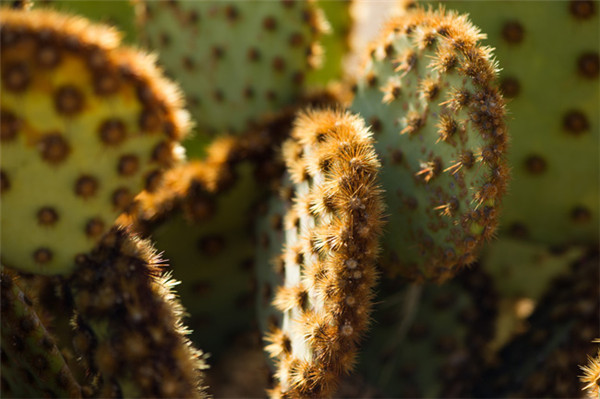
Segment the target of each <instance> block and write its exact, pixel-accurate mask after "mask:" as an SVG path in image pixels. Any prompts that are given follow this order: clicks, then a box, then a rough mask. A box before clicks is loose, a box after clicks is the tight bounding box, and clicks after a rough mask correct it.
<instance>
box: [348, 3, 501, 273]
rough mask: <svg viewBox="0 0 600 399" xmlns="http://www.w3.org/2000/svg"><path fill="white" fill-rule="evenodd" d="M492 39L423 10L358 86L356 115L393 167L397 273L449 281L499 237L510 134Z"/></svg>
mask: <svg viewBox="0 0 600 399" xmlns="http://www.w3.org/2000/svg"><path fill="white" fill-rule="evenodd" d="M483 37H484V35H481V34H480V33H479V31H478V29H477V28H475V27H474V26H472V25H471V24H470V23H469V22H468V21H467V19H466V17H464V16H458V15H456V14H454V13H452V12H445V11H444V10H443V9H440V10H438V11H425V10H423V9H415V10H414V11H411V12H409V13H407V14H406V15H405V16H402V17H398V18H395V19H392V21H391V22H390V23H389V25H388V26H387V28H386V29H385V30H384V31H383V33H382V35H381V38H380V40H379V41H377V42H376V43H375V44H374V45H373V46H372V49H371V53H370V57H369V59H368V60H367V62H366V66H365V69H364V71H363V73H362V75H361V77H360V78H359V80H358V84H357V89H356V90H357V92H356V96H355V98H354V101H353V103H352V106H351V109H352V110H353V111H354V112H357V113H359V114H360V115H361V116H362V117H363V118H364V119H365V120H366V121H368V122H369V123H371V124H372V126H373V130H374V131H375V134H376V138H377V142H378V144H377V150H378V153H379V154H380V155H381V157H382V160H383V164H384V165H385V167H384V169H383V172H382V181H383V185H384V187H385V188H386V202H387V204H388V207H389V208H390V209H391V211H392V212H391V215H390V222H389V230H390V232H389V234H386V239H385V240H384V243H383V247H384V255H383V258H384V260H383V263H384V265H385V267H386V268H388V269H389V270H390V271H391V272H392V273H401V274H403V275H405V276H407V277H410V278H412V279H416V280H423V279H431V280H437V281H443V280H445V279H447V278H449V277H450V276H452V275H453V274H454V273H455V272H456V271H457V270H458V269H459V268H460V267H461V266H463V265H465V264H469V263H471V262H473V260H474V259H475V254H476V251H477V250H478V249H479V247H480V246H481V244H482V243H483V242H485V241H486V240H487V239H490V238H491V237H492V235H493V234H494V231H495V228H496V224H497V213H498V207H499V202H500V198H501V196H502V195H503V193H504V192H505V187H506V184H507V175H508V169H507V166H506V162H505V151H506V146H507V133H506V127H505V125H504V117H505V112H504V102H503V100H502V97H501V96H500V94H499V92H498V90H497V89H496V88H494V86H493V84H494V79H495V76H496V65H495V63H494V62H493V61H492V60H491V49H489V48H487V47H482V46H480V45H479V44H478V42H479V40H481V39H482V38H483Z"/></svg>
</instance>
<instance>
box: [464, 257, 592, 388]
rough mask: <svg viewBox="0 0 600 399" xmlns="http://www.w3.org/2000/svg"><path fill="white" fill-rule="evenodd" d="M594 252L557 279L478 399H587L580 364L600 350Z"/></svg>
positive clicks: (482, 383)
mask: <svg viewBox="0 0 600 399" xmlns="http://www.w3.org/2000/svg"><path fill="white" fill-rule="evenodd" d="M598 264H599V258H598V252H597V251H592V252H590V253H587V254H585V255H584V256H583V257H582V258H581V259H578V260H577V261H576V262H574V263H573V264H572V265H571V267H570V269H569V270H568V272H567V273H565V274H564V275H562V276H560V277H557V278H556V279H555V280H554V281H553V283H552V285H551V286H550V287H549V289H548V290H547V291H546V292H545V294H544V295H543V297H542V298H541V300H540V301H539V303H538V304H537V306H536V309H535V311H534V312H533V314H532V315H531V317H529V319H528V323H529V325H530V328H529V329H528V330H527V331H526V332H524V333H523V334H521V335H519V336H517V337H516V338H514V339H513V340H512V341H510V342H509V343H508V344H507V345H506V346H505V347H504V348H503V349H502V350H501V351H500V353H499V355H498V358H497V359H495V362H494V363H493V364H495V366H493V367H491V368H490V369H488V370H486V372H485V373H484V374H483V376H482V378H481V379H480V380H479V382H478V384H477V386H476V387H475V390H474V391H473V393H472V395H469V396H472V397H494V398H496V397H526V398H532V397H562V398H567V397H568V398H576V397H583V396H584V394H585V393H584V392H583V391H582V386H581V384H580V383H579V379H578V375H579V374H580V370H579V367H578V365H580V364H582V363H583V362H584V361H585V359H586V356H587V354H589V353H593V351H594V350H595V349H596V348H595V345H594V344H593V343H592V340H593V339H595V338H596V337H597V335H598V315H599V314H600V304H599V301H598V298H599V297H600V285H599V284H598V281H599V279H600V275H599V272H600V270H599V269H598Z"/></svg>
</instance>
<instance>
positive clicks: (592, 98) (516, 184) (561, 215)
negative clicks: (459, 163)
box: [444, 0, 600, 245]
mask: <svg viewBox="0 0 600 399" xmlns="http://www.w3.org/2000/svg"><path fill="white" fill-rule="evenodd" d="M444 3H445V4H447V7H448V8H456V9H457V10H459V11H460V12H468V13H469V16H470V18H471V19H472V20H473V22H474V23H475V24H477V25H478V26H480V27H481V28H482V29H484V31H485V32H486V33H487V34H488V40H487V41H486V43H487V44H489V45H490V46H492V47H494V48H495V49H496V50H495V53H496V55H497V57H498V59H500V60H501V62H502V71H501V72H500V76H501V79H500V88H501V91H502V92H503V93H504V95H505V97H507V107H508V109H509V111H510V118H509V120H508V122H507V123H508V127H509V131H510V133H511V150H510V153H509V158H508V160H509V163H510V166H511V171H512V176H513V179H512V188H511V189H510V195H507V196H506V201H505V203H504V206H503V214H502V220H501V224H502V232H504V233H507V234H511V235H513V236H514V237H518V238H526V239H529V240H531V241H535V242H539V243H546V244H551V245H561V244H564V243H590V244H595V243H598V240H600V228H599V226H600V216H599V213H600V169H599V168H598V167H597V166H598V159H599V158H600V146H599V145H598V143H599V141H600V111H599V110H600V91H599V90H598V84H599V83H598V76H599V70H600V67H599V65H600V59H599V55H598V54H599V48H600V35H598V30H599V29H600V18H599V13H600V4H599V3H598V2H597V1H591V0H585V1H552V2H528V1H527V2H525V1H514V2H508V3H506V4H505V3H503V2H485V3H484V2H471V1H470V2H461V1H448V2H444ZM540 21H545V22H544V23H540Z"/></svg>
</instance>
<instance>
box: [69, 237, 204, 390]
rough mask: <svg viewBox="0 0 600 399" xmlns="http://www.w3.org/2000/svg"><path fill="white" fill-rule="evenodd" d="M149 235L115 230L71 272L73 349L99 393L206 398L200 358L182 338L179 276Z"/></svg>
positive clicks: (81, 258) (198, 353) (80, 259)
mask: <svg viewBox="0 0 600 399" xmlns="http://www.w3.org/2000/svg"><path fill="white" fill-rule="evenodd" d="M161 263H162V261H161V259H160V258H159V257H158V256H157V255H156V253H155V251H154V249H153V248H152V246H150V244H149V243H148V242H147V241H143V240H140V239H139V238H137V237H135V236H133V235H131V234H129V233H127V232H126V231H125V230H123V229H119V228H113V229H112V230H111V231H109V232H108V233H107V234H106V235H105V236H104V237H103V239H102V241H101V242H100V244H99V245H98V246H97V247H96V248H95V249H94V250H93V251H92V252H91V253H90V254H89V255H85V256H81V257H79V259H78V268H77V269H76V270H75V272H74V273H73V275H72V276H71V277H70V284H69V287H70V290H71V293H72V297H73V301H74V304H75V309H76V311H77V314H78V316H77V318H76V319H75V321H74V325H75V328H76V330H77V334H76V336H75V338H74V343H75V348H76V350H77V351H78V352H79V354H80V355H81V357H82V359H84V360H86V361H88V362H89V364H90V365H91V370H92V371H95V372H98V373H99V376H100V378H99V379H98V380H97V384H96V386H95V387H94V388H95V389H96V392H95V395H98V396H100V397H114V396H115V395H122V396H123V397H163V398H164V397H180V398H183V397H186V398H192V397H203V396H204V394H203V387H202V386H201V384H202V379H203V373H202V371H201V370H202V369H203V368H204V359H203V356H202V354H201V352H199V351H197V350H196V349H194V348H193V347H192V346H191V344H190V342H189V340H188V339H187V338H186V337H185V334H187V333H188V331H187V330H186V329H185V327H183V325H182V323H181V316H182V311H183V310H182V308H181V305H180V304H179V302H178V301H176V299H175V296H174V293H173V292H172V287H173V285H175V284H176V282H174V281H172V280H170V278H169V274H162V273H161Z"/></svg>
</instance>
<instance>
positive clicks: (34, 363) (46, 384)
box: [0, 267, 81, 398]
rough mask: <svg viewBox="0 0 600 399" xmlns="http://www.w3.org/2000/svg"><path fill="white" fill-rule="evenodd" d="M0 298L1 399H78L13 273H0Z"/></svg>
mask: <svg viewBox="0 0 600 399" xmlns="http://www.w3.org/2000/svg"><path fill="white" fill-rule="evenodd" d="M0 270H1V271H0V279H1V281H0V286H1V289H2V290H1V294H2V329H1V331H2V380H1V387H0V391H1V392H2V396H4V397H31V398H33V397H39V394H40V393H43V394H44V395H47V396H48V397H64V398H76V397H81V387H80V386H79V384H78V382H77V381H76V379H75V378H74V376H73V373H72V372H71V369H70V368H69V367H68V365H67V363H66V362H65V359H64V358H63V356H62V354H61V352H60V351H59V349H58V348H57V346H56V342H55V339H54V337H53V335H52V334H51V333H50V332H49V331H48V330H47V329H46V326H45V323H44V322H45V320H44V319H43V317H41V316H40V315H39V313H38V311H37V309H35V307H34V304H33V302H32V300H31V299H30V298H29V296H28V295H27V294H26V293H25V292H24V290H23V288H21V286H20V284H19V279H18V277H17V275H16V273H14V272H12V271H10V270H7V269H6V268H3V267H2V268H1V269H0Z"/></svg>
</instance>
